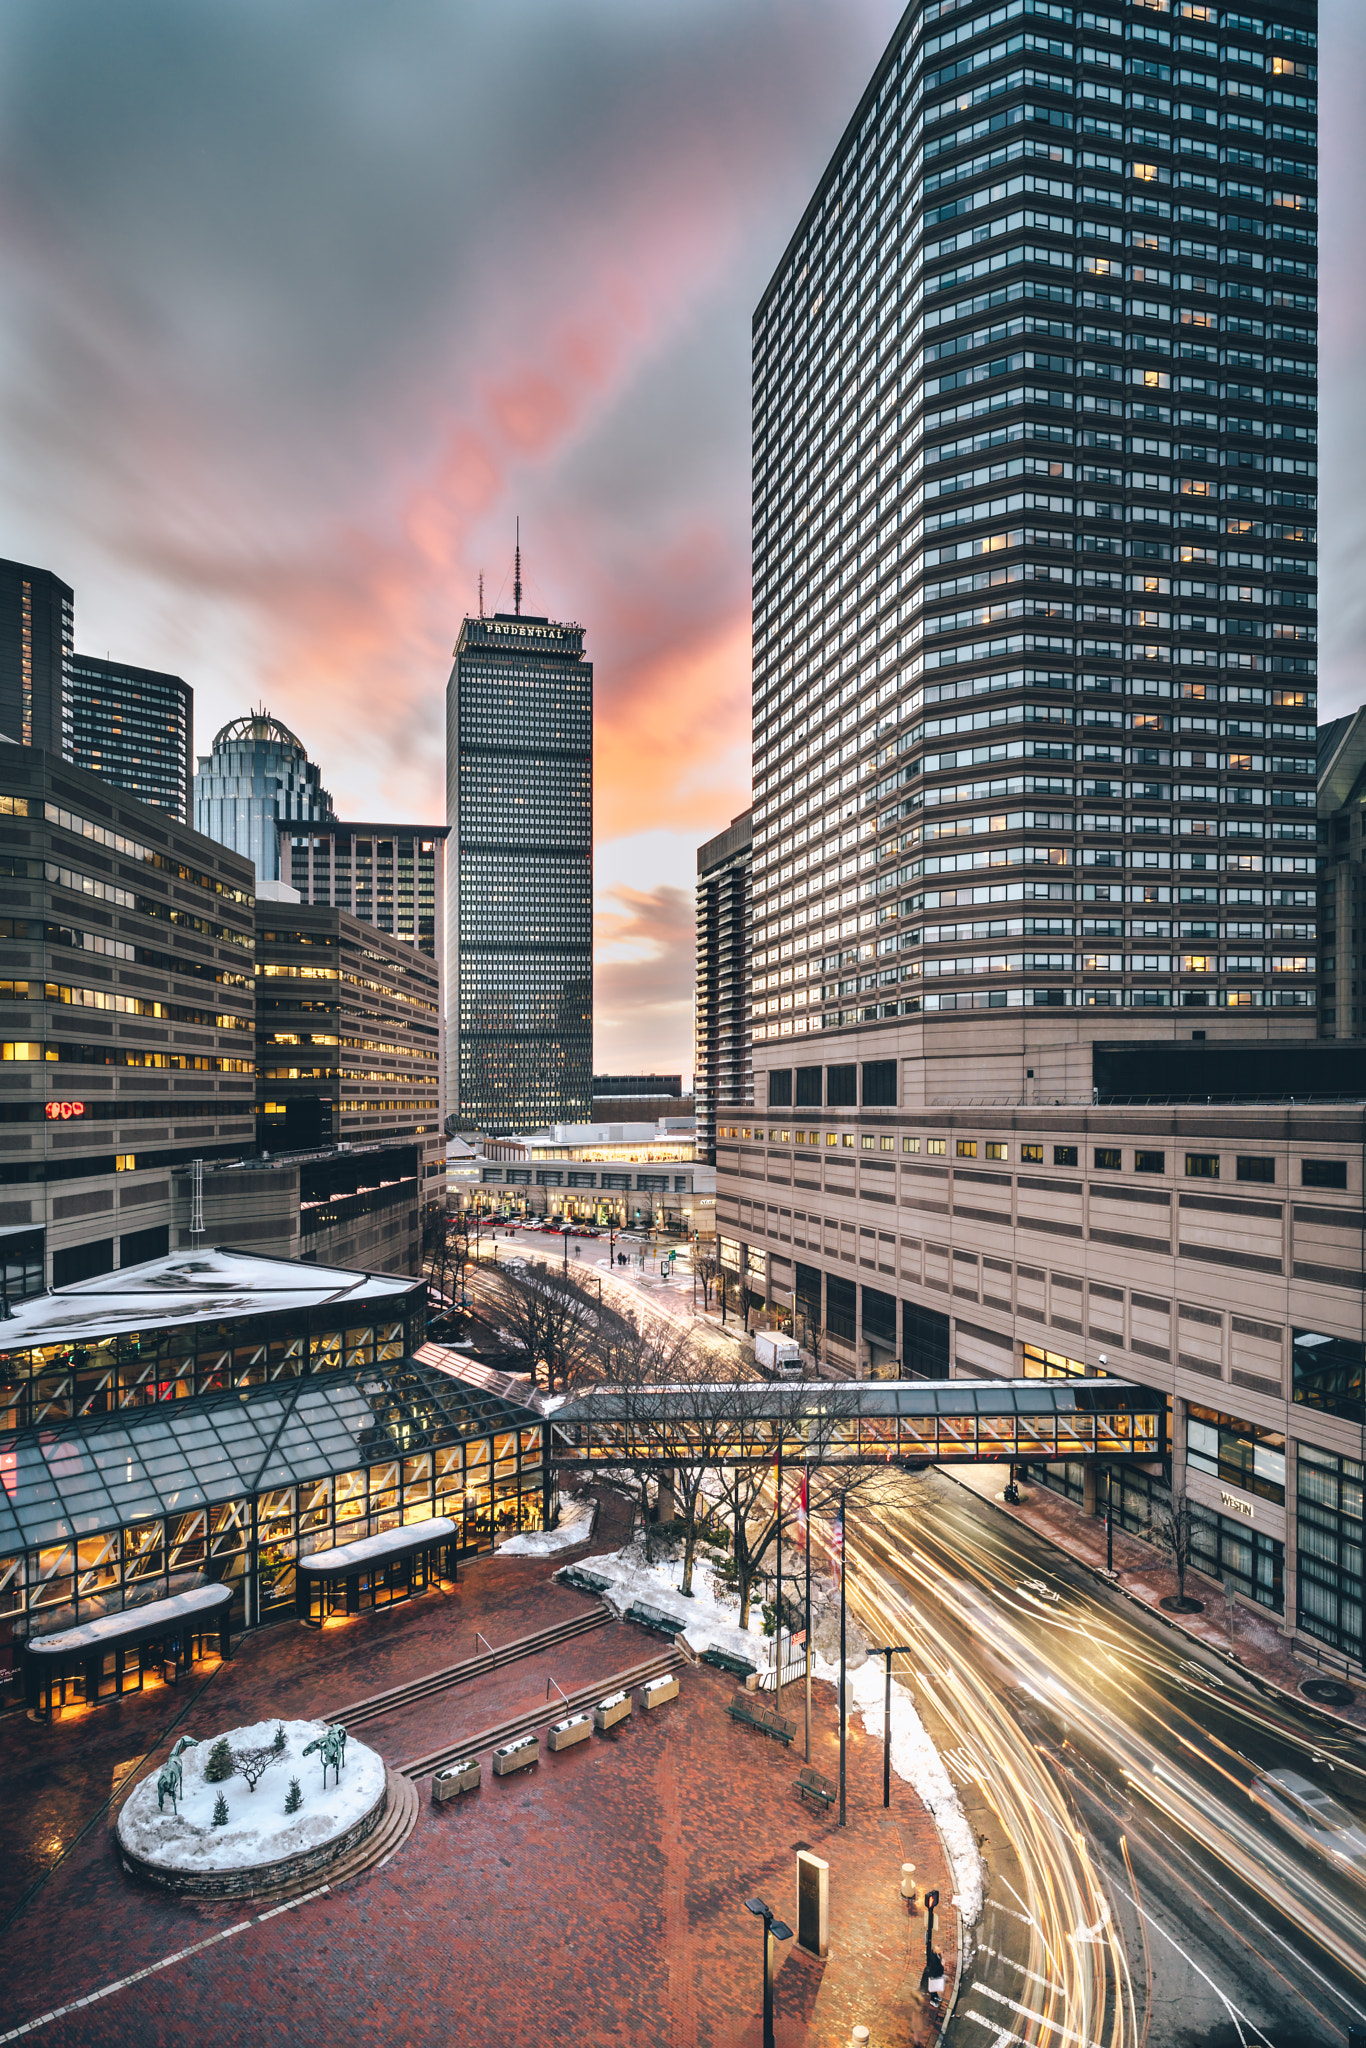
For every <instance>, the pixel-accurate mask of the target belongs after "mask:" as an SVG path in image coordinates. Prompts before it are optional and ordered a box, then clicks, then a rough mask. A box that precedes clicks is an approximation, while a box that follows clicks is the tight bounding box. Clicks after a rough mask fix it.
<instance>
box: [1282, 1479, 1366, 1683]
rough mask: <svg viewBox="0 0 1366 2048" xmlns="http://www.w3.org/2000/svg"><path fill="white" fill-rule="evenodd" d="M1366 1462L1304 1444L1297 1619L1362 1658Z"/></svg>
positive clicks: (1299, 1491)
mask: <svg viewBox="0 0 1366 2048" xmlns="http://www.w3.org/2000/svg"><path fill="white" fill-rule="evenodd" d="M1363 1469H1366V1468H1363V1465H1362V1461H1361V1460H1360V1459H1358V1458H1343V1457H1339V1456H1337V1455H1336V1454H1335V1453H1334V1452H1332V1451H1321V1450H1318V1449H1316V1448H1315V1447H1314V1446H1313V1445H1311V1444H1299V1445H1297V1446H1296V1453H1295V1492H1296V1502H1295V1510H1296V1528H1297V1544H1296V1560H1295V1585H1296V1596H1297V1597H1296V1621H1297V1623H1298V1626H1299V1627H1300V1628H1302V1629H1303V1630H1304V1633H1305V1634H1306V1635H1307V1636H1314V1637H1315V1638H1316V1639H1317V1640H1318V1641H1319V1642H1321V1643H1327V1644H1329V1645H1330V1646H1331V1647H1332V1648H1333V1649H1335V1650H1337V1651H1340V1652H1341V1654H1342V1655H1343V1656H1344V1657H1351V1658H1354V1659H1355V1660H1356V1661H1357V1662H1358V1663H1359V1662H1360V1661H1361V1658H1362V1627H1361V1616H1362V1592H1363V1588H1362V1477H1363Z"/></svg>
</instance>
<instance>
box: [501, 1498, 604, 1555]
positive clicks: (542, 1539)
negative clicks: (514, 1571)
mask: <svg viewBox="0 0 1366 2048" xmlns="http://www.w3.org/2000/svg"><path fill="white" fill-rule="evenodd" d="M592 1522H593V1504H592V1502H591V1501H577V1500H567V1501H565V1502H564V1503H563V1505H562V1506H561V1508H560V1526H559V1527H558V1529H533V1530H530V1531H529V1532H528V1533H527V1534H526V1535H525V1536H509V1538H508V1540H507V1542H506V1543H500V1544H499V1545H498V1555H499V1556H500V1557H553V1556H554V1554H555V1552H556V1551H557V1550H572V1549H573V1547H574V1545H575V1544H576V1543H586V1542H587V1540H588V1532H589V1529H590V1528H591V1527H592Z"/></svg>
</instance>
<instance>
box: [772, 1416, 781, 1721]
mask: <svg viewBox="0 0 1366 2048" xmlns="http://www.w3.org/2000/svg"><path fill="white" fill-rule="evenodd" d="M773 1641H774V1644H775V1646H776V1649H777V1652H778V1661H777V1664H776V1666H775V1670H776V1673H777V1676H776V1677H775V1679H774V1681H773V1710H774V1712H775V1713H781V1712H782V1707H783V1425H782V1419H781V1417H780V1418H779V1421H778V1607H777V1614H776V1617H775V1619H774V1623H773Z"/></svg>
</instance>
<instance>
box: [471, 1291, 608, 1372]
mask: <svg viewBox="0 0 1366 2048" xmlns="http://www.w3.org/2000/svg"><path fill="white" fill-rule="evenodd" d="M488 1286H489V1291H490V1295H491V1297H492V1299H491V1306H492V1307H493V1308H495V1309H496V1311H497V1313H498V1314H499V1315H500V1316H501V1317H502V1319H503V1323H504V1326H505V1327H506V1328H507V1329H508V1330H509V1331H510V1332H511V1334H512V1336H513V1337H514V1338H515V1339H516V1340H517V1342H518V1343H519V1344H520V1345H521V1347H522V1349H523V1350H524V1351H525V1352H526V1354H527V1358H528V1360H529V1362H530V1366H531V1372H532V1376H533V1378H535V1379H536V1380H537V1381H538V1382H541V1381H543V1383H544V1385H545V1388H546V1391H547V1393H551V1394H567V1393H568V1392H569V1391H570V1389H571V1388H572V1387H574V1386H575V1385H576V1384H577V1382H578V1381H579V1380H580V1379H581V1378H583V1377H584V1376H585V1375H586V1374H587V1373H588V1372H589V1371H590V1370H591V1368H592V1367H593V1365H594V1364H595V1362H596V1360H597V1359H598V1357H599V1355H600V1350H601V1346H600V1339H599V1334H598V1333H599V1325H600V1323H601V1321H602V1317H603V1311H602V1309H601V1308H600V1306H599V1303H598V1300H597V1297H596V1295H595V1294H590V1293H589V1291H588V1289H587V1287H586V1286H585V1285H584V1284H583V1282H582V1281H581V1280H579V1279H578V1278H577V1277H576V1276H575V1275H573V1274H569V1273H564V1272H562V1271H561V1270H560V1269H559V1268H558V1267H545V1266H529V1267H527V1268H526V1269H525V1270H524V1271H522V1272H518V1273H510V1272H509V1271H508V1270H507V1268H506V1267H505V1266H500V1267H498V1268H497V1269H496V1270H492V1271H490V1273H489V1274H488Z"/></svg>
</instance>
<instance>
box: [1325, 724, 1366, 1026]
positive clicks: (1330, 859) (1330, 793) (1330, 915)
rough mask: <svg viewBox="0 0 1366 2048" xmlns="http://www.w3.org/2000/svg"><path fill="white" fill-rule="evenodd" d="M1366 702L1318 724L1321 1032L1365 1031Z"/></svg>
mask: <svg viewBox="0 0 1366 2048" xmlns="http://www.w3.org/2000/svg"><path fill="white" fill-rule="evenodd" d="M1363 803H1366V707H1363V708H1362V709H1360V710H1358V711H1354V712H1352V713H1351V714H1350V715H1349V716H1348V717H1346V718H1335V719H1333V720H1332V721H1331V723H1329V724H1327V725H1321V726H1320V727H1319V918H1320V928H1319V1033H1320V1036H1321V1037H1323V1038H1353V1039H1354V1038H1360V1037H1361V1035H1362V1024H1363V1022H1366V1005H1364V1004H1363V1001H1362V996H1361V984H1362V979H1363V975H1362V970H1361V967H1360V964H1359V963H1360V956H1361V950H1362V935H1361V892H1362V859H1363V855H1364V854H1366V847H1363V844H1362V805H1363Z"/></svg>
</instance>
